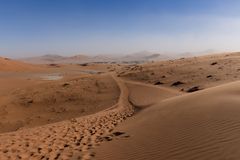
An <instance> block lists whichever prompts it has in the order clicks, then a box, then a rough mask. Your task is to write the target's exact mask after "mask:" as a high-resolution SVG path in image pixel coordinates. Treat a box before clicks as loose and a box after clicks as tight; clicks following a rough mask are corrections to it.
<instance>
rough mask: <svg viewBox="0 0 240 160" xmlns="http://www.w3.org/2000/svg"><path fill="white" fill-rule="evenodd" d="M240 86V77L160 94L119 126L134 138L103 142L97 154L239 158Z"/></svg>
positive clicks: (107, 156) (99, 156) (105, 156)
mask: <svg viewBox="0 0 240 160" xmlns="http://www.w3.org/2000/svg"><path fill="white" fill-rule="evenodd" d="M239 90H240V82H239V81H238V82H235V83H230V84H226V85H222V86H219V87H214V88H210V89H206V90H204V91H199V92H196V93H192V94H187V95H186V94H185V95H181V96H177V97H173V98H169V99H166V100H161V99H160V100H159V102H158V103H157V104H155V105H153V106H151V107H149V108H147V109H145V110H142V111H141V112H139V113H138V114H137V115H136V116H134V117H133V118H131V119H129V120H127V121H126V122H124V123H122V124H121V125H120V126H119V127H117V128H116V130H118V131H123V132H126V133H127V134H128V135H130V138H127V139H126V138H119V139H118V140H116V141H112V142H109V143H104V144H102V145H101V147H99V148H97V152H96V155H97V157H96V159H105V160H107V159H109V160H110V159H111V160H112V159H129V160H130V159H163V160H166V159H169V160H175V159H178V160H180V159H182V160H188V159H189V160H190V159H201V160H202V159H216V160H219V159H238V158H239V157H240V152H239V147H240V141H239V139H240V134H239V129H240V127H239V123H240V118H239V117H240V106H239V104H240V99H239ZM136 94H137V93H136ZM109 150H111V152H109Z"/></svg>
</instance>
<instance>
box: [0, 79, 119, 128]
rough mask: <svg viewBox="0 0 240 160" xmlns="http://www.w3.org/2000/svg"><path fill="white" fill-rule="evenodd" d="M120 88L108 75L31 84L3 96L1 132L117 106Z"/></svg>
mask: <svg viewBox="0 0 240 160" xmlns="http://www.w3.org/2000/svg"><path fill="white" fill-rule="evenodd" d="M118 97H119V88H118V86H117V84H116V83H115V81H114V80H113V79H112V78H111V77H110V76H109V75H98V76H85V77H78V78H75V79H71V80H67V81H66V80H62V81H57V82H56V81H55V82H48V83H43V84H37V85H31V86H29V87H25V88H24V89H15V90H13V91H12V92H11V93H10V94H6V95H5V96H1V97H0V98H1V103H0V115H1V122H0V132H8V131H15V130H17V129H19V128H22V127H34V126H39V125H44V124H50V123H53V122H59V121H62V120H67V119H71V118H76V117H80V116H84V115H88V114H93V113H96V112H98V111H101V110H104V109H106V108H109V107H111V106H112V105H114V104H115V103H116V102H117V100H118Z"/></svg>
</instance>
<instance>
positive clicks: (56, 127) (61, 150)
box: [0, 76, 134, 160]
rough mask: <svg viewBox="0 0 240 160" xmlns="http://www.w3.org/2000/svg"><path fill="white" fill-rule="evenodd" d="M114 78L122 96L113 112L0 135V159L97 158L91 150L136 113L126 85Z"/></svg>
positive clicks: (108, 111) (109, 111)
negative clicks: (129, 100) (129, 99)
mask: <svg viewBox="0 0 240 160" xmlns="http://www.w3.org/2000/svg"><path fill="white" fill-rule="evenodd" d="M112 77H113V79H114V80H115V81H116V82H117V84H118V85H119V88H120V91H121V94H120V97H119V101H118V103H117V104H116V105H114V106H113V107H112V108H111V109H107V110H104V111H101V112H98V113H96V114H93V115H89V116H85V117H80V118H75V119H71V120H69V121H63V122H58V123H53V124H49V125H45V126H40V127H36V128H30V129H22V130H19V131H16V132H10V133H5V134H0V141H1V144H0V157H1V159H2V160H5V159H48V158H49V159H90V158H91V157H94V156H95V154H94V152H92V151H91V149H92V148H93V147H94V146H95V145H98V144H99V143H100V142H101V141H103V140H104V135H106V134H109V132H111V131H112V130H113V128H114V127H115V126H116V125H117V124H118V123H120V122H122V121H123V120H124V119H126V118H127V117H130V116H131V115H132V114H133V112H134V108H133V107H132V105H131V104H130V103H129V102H128V94H129V93H128V89H127V87H126V86H125V84H124V82H123V81H121V80H118V79H117V78H116V77H115V76H112ZM105 139H107V138H106V137H105Z"/></svg>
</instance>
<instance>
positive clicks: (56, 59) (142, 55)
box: [20, 51, 168, 64]
mask: <svg viewBox="0 0 240 160" xmlns="http://www.w3.org/2000/svg"><path fill="white" fill-rule="evenodd" d="M166 59H168V56H166V55H163V54H159V53H155V52H148V51H142V52H137V53H133V54H128V55H97V56H86V55H83V54H79V55H75V56H70V57H64V56H59V55H51V54H49V55H43V56H39V57H30V58H23V59H20V60H21V61H23V62H27V63H33V64H51V63H55V64H71V63H72V64H81V63H91V62H127V63H131V62H146V61H157V60H166Z"/></svg>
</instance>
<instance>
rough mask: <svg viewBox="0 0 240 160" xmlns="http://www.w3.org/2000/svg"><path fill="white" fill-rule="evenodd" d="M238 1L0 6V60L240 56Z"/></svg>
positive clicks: (7, 2)
mask: <svg viewBox="0 0 240 160" xmlns="http://www.w3.org/2000/svg"><path fill="white" fill-rule="evenodd" d="M239 8H240V1H239V0H0V56H9V57H23V56H35V55H43V54H61V55H70V54H71V55H72V54H78V53H86V54H109V53H114V54H120V53H131V52H137V51H141V50H149V51H157V52H158V51H159V52H163V51H166V52H185V51H190V52H191V51H194V52H195V51H196V52H198V51H204V50H208V49H214V50H217V51H237V50H239V51H240V12H239Z"/></svg>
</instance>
